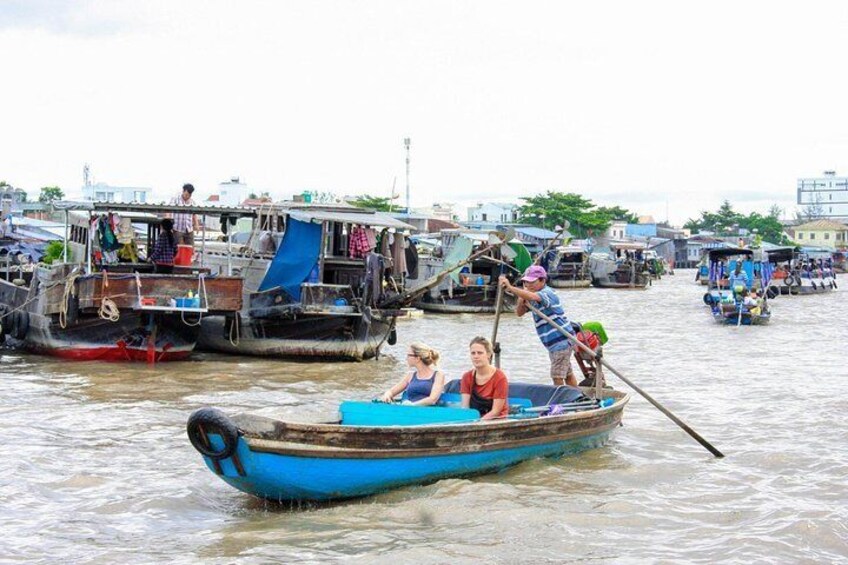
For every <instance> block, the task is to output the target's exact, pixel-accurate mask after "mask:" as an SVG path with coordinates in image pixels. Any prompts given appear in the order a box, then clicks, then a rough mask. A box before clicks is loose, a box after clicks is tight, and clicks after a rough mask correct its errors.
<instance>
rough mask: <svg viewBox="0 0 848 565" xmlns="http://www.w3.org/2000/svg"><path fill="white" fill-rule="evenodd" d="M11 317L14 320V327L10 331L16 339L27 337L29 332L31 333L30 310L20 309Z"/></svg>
mask: <svg viewBox="0 0 848 565" xmlns="http://www.w3.org/2000/svg"><path fill="white" fill-rule="evenodd" d="M11 318H12V319H13V320H14V321H13V323H12V329H11V331H10V332H9V333H10V334H11V336H12V337H13V338H15V339H19V340H23V339H25V338H26V336H27V333H29V312H24V311H23V310H18V311H17V312H15V313H14V314H12V316H11Z"/></svg>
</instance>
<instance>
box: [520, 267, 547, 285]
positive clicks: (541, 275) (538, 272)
mask: <svg viewBox="0 0 848 565" xmlns="http://www.w3.org/2000/svg"><path fill="white" fill-rule="evenodd" d="M546 278H548V273H546V272H545V268H544V267H540V266H539V265H533V266H532V267H527V270H526V271H524V276H523V277H521V280H523V281H527V282H533V281H537V280H539V279H546Z"/></svg>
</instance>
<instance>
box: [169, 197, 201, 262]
mask: <svg viewBox="0 0 848 565" xmlns="http://www.w3.org/2000/svg"><path fill="white" fill-rule="evenodd" d="M193 193H194V185H192V184H190V183H186V184H184V185H183V192H182V194H180V195H179V196H177V197H176V198H174V199H173V200H171V205H172V206H197V203H196V202H195V201H194V198H192V197H191V195H192V194H193ZM168 216H173V219H174V237H175V238H176V240H177V245H191V246H192V247H194V232H196V231H200V220H198V219H197V216H195V215H194V214H168Z"/></svg>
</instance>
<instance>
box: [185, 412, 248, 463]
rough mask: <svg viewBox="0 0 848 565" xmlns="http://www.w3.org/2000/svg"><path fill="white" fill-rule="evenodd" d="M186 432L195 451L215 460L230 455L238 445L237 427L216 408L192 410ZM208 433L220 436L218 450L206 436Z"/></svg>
mask: <svg viewBox="0 0 848 565" xmlns="http://www.w3.org/2000/svg"><path fill="white" fill-rule="evenodd" d="M186 433H187V434H188V439H189V441H190V442H191V444H192V445H193V446H194V448H195V449H196V450H197V451H199V452H200V453H201V454H202V455H205V456H206V457H209V458H210V459H214V460H216V461H219V460H221V459H226V458H228V457H230V456H231V455H232V454H233V453H235V451H236V446H237V445H238V438H239V430H238V427H237V426H236V425H235V423H233V421H232V420H230V418H229V417H228V416H227V415H226V414H224V413H223V412H221V411H220V410H218V409H217V408H200V409H198V410H195V411H194V412H192V414H191V416H189V417H188V422H186ZM210 433H213V434H218V435H220V436H221V439H222V440H223V442H224V447H223V448H221V449H220V450H218V451H216V450H214V449H213V448H212V446H211V445H210V444H209V438H208V436H209V434H210Z"/></svg>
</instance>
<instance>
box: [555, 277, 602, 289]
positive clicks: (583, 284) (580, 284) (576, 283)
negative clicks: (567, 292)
mask: <svg viewBox="0 0 848 565" xmlns="http://www.w3.org/2000/svg"><path fill="white" fill-rule="evenodd" d="M548 284H549V285H550V286H552V287H553V288H565V289H568V288H589V287H590V286H592V281H591V280H589V279H581V280H576V279H557V278H555V277H551V278H550V280H549V281H548Z"/></svg>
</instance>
